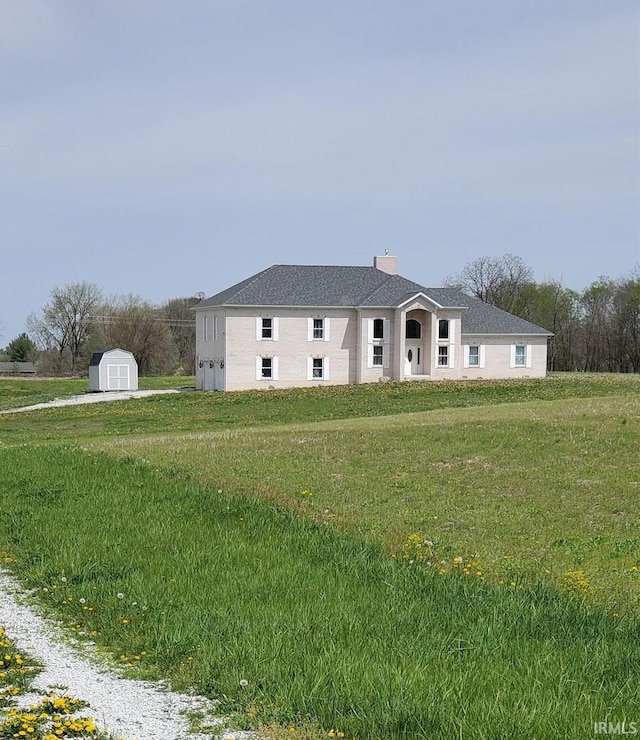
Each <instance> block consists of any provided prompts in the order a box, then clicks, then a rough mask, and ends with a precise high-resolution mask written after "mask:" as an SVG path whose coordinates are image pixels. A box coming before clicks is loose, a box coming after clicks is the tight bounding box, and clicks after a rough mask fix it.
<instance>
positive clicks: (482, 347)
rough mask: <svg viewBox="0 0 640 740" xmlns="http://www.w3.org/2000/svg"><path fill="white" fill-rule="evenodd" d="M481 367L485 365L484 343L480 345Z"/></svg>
mask: <svg viewBox="0 0 640 740" xmlns="http://www.w3.org/2000/svg"><path fill="white" fill-rule="evenodd" d="M480 367H484V344H481V345H480Z"/></svg>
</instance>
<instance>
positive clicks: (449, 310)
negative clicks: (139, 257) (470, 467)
mask: <svg viewBox="0 0 640 740" xmlns="http://www.w3.org/2000/svg"><path fill="white" fill-rule="evenodd" d="M195 312H196V387H197V388H198V389H199V390H228V391H231V390H244V389H249V388H290V387H293V386H297V387H303V386H315V385H324V384H328V385H339V384H348V383H373V382H376V381H379V380H442V379H456V380H458V379H467V378H469V379H470V378H533V377H543V376H544V375H545V373H546V365H547V339H548V337H549V336H550V334H549V332H547V331H546V330H545V329H542V328H541V327H539V326H536V325H535V324H531V323H530V322H528V321H525V320H524V319H520V318H518V317H517V316H513V315H512V314H509V313H506V312H505V311H501V310H500V309H497V308H494V307H493V306H490V305H488V304H486V303H483V302H482V301H479V300H477V299H475V298H470V297H469V296H467V295H465V294H464V293H463V292H461V291H459V290H456V289H453V288H425V287H424V286H421V285H419V284H418V283H414V282H412V281H411V280H407V279H405V278H403V277H401V276H399V275H398V274H397V263H396V258H395V257H391V256H387V255H385V256H383V257H375V258H374V265H373V267H340V266H333V267H332V266H316V265H273V266H272V267H269V268H267V269H266V270H263V271H262V272H259V273H257V274H256V275H253V276H252V277H250V278H248V279H247V280H244V281H242V282H241V283H238V284H237V285H234V286H232V287H230V288H228V289H227V290H224V291H222V292H221V293H218V294H217V295H214V296H212V297H211V298H208V299H206V300H204V301H201V302H200V303H199V304H198V305H196V306H195Z"/></svg>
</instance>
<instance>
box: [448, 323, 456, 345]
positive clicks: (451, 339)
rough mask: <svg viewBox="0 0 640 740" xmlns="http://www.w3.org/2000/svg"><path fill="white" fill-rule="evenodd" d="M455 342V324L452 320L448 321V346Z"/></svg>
mask: <svg viewBox="0 0 640 740" xmlns="http://www.w3.org/2000/svg"><path fill="white" fill-rule="evenodd" d="M455 342H456V322H455V321H454V320H453V319H449V344H455Z"/></svg>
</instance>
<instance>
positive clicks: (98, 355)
mask: <svg viewBox="0 0 640 740" xmlns="http://www.w3.org/2000/svg"><path fill="white" fill-rule="evenodd" d="M113 352H122V353H123V354H125V355H128V356H129V357H130V358H132V359H133V353H132V352H129V350H127V349H120V347H113V348H112V349H103V350H102V351H101V352H94V353H93V354H92V355H91V359H90V360H89V367H96V366H97V365H99V364H100V362H101V361H102V358H103V357H104V356H105V355H108V354H111V353H113Z"/></svg>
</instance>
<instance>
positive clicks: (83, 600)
mask: <svg viewBox="0 0 640 740" xmlns="http://www.w3.org/2000/svg"><path fill="white" fill-rule="evenodd" d="M78 601H79V602H80V603H81V604H84V603H86V599H78Z"/></svg>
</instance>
